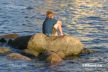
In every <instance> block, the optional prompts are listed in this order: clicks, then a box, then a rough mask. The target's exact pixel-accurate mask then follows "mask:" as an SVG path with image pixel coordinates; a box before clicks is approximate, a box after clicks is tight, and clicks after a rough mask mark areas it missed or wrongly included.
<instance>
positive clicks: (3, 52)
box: [0, 47, 10, 54]
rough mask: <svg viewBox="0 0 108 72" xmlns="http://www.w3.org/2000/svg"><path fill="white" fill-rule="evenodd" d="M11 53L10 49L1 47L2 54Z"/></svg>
mask: <svg viewBox="0 0 108 72" xmlns="http://www.w3.org/2000/svg"><path fill="white" fill-rule="evenodd" d="M9 52H10V49H9V48H4V47H0V54H6V53H9Z"/></svg>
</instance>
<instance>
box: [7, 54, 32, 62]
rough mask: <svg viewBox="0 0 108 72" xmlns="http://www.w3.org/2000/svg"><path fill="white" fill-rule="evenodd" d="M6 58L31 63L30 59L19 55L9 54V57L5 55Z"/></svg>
mask: <svg viewBox="0 0 108 72" xmlns="http://www.w3.org/2000/svg"><path fill="white" fill-rule="evenodd" d="M7 57H8V58H9V59H16V60H25V61H31V59H30V58H28V57H26V56H23V55H21V54H18V53H10V54H9V55H7Z"/></svg>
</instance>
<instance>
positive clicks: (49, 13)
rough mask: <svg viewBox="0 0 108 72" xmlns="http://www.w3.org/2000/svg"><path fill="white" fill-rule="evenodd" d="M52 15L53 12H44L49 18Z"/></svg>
mask: <svg viewBox="0 0 108 72" xmlns="http://www.w3.org/2000/svg"><path fill="white" fill-rule="evenodd" d="M53 15H54V13H53V12H52V11H47V12H46V16H47V17H48V18H51V17H52V16H53Z"/></svg>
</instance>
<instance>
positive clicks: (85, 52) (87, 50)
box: [81, 48, 96, 54]
mask: <svg viewBox="0 0 108 72" xmlns="http://www.w3.org/2000/svg"><path fill="white" fill-rule="evenodd" d="M94 52H96V51H94V50H90V49H87V48H84V49H83V50H82V51H81V54H90V53H94Z"/></svg>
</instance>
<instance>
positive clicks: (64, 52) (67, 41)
mask: <svg viewBox="0 0 108 72" xmlns="http://www.w3.org/2000/svg"><path fill="white" fill-rule="evenodd" d="M27 47H28V48H27V49H26V50H25V51H26V52H27V53H30V54H33V55H35V56H38V55H39V53H40V52H42V51H50V52H55V53H57V54H59V56H61V57H65V56H68V55H78V54H79V53H80V52H81V50H82V49H83V44H82V43H81V42H80V40H78V39H77V38H75V37H72V36H59V37H57V36H52V37H47V36H46V35H44V34H42V33H38V34H35V35H33V36H32V37H31V39H30V40H29V42H28V46H27Z"/></svg>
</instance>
